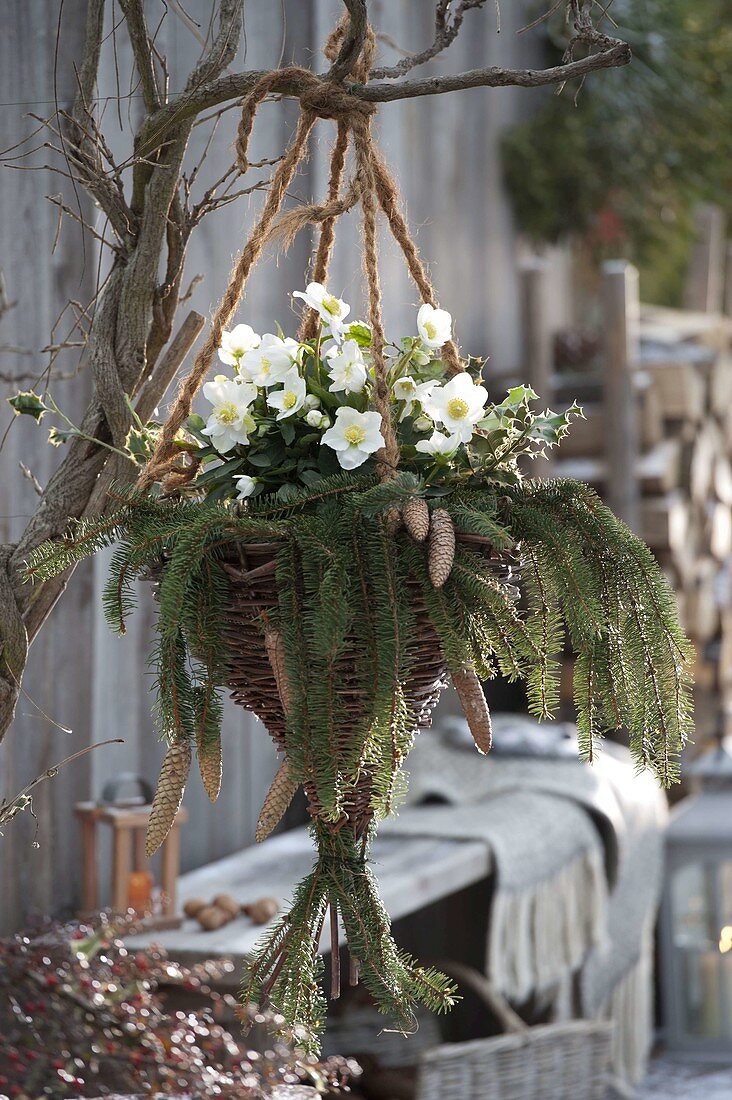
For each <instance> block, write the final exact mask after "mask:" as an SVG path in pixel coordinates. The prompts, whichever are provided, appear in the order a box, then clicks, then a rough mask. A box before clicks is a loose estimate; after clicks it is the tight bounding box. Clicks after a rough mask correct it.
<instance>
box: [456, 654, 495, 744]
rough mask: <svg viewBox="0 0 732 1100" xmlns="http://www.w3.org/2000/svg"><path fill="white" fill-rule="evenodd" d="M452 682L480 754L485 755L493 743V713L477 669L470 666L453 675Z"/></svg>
mask: <svg viewBox="0 0 732 1100" xmlns="http://www.w3.org/2000/svg"><path fill="white" fill-rule="evenodd" d="M452 682H453V684H454V685H455V690H456V691H457V693H458V697H459V699H460V705H461V707H462V708H463V714H464V715H465V717H466V719H467V722H468V726H469V728H470V732H471V733H472V735H473V740H474V741H475V746H476V748H477V750H478V752H480V753H483V754H484V755H485V754H486V753H488V752H490V750H491V744H492V743H493V727H492V724H491V712H490V711H489V709H488V704H487V703H486V701H485V695H484V694H483V688H482V687H481V685H480V680H479V679H478V677H477V675H476V672H475V669H474V668H472V666H470V665H468V666H467V667H466V668H462V669H460V671H459V672H453V673H452Z"/></svg>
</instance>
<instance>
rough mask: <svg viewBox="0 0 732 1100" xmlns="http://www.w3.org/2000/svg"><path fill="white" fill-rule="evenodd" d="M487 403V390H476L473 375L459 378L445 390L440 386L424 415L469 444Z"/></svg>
mask: <svg viewBox="0 0 732 1100" xmlns="http://www.w3.org/2000/svg"><path fill="white" fill-rule="evenodd" d="M487 400H488V391H487V390H486V389H485V387H484V386H476V385H474V384H473V380H472V378H471V377H470V375H468V374H465V373H464V372H463V373H461V374H457V375H456V376H455V377H454V378H451V379H450V381H449V382H448V383H447V384H446V385H445V386H438V387H437V388H436V389H434V390H433V391H432V393H431V394H430V396H429V397H428V399H427V400H426V401H425V403H424V408H425V412H427V413H428V414H429V415H430V416H431V417H432V418H433V419H434V420H437V421H439V422H440V424H444V426H445V427H446V428H447V430H448V432H449V433H450V434H451V435H457V436H458V438H459V439H460V441H461V442H462V443H467V442H468V441H469V439H470V438H471V436H472V434H473V428H474V426H475V425H476V424H477V423H478V421H479V420H480V419H481V418H482V416H483V407H484V406H485V403H486V401H487Z"/></svg>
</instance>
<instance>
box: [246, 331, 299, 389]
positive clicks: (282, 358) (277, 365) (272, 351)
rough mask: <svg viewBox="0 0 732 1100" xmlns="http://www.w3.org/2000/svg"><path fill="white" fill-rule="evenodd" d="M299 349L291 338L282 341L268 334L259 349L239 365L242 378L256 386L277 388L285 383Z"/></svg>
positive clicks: (252, 351)
mask: <svg viewBox="0 0 732 1100" xmlns="http://www.w3.org/2000/svg"><path fill="white" fill-rule="evenodd" d="M299 348H300V345H299V344H298V342H297V340H291V339H290V338H289V337H288V338H287V339H286V340H282V339H281V338H280V337H279V336H273V334H272V333H271V332H266V333H265V334H264V336H263V337H262V340H261V343H260V345H259V347H258V348H252V350H251V351H248V352H247V353H246V355H245V356H244V358H243V359H242V361H241V363H240V364H239V371H240V373H241V375H242V377H244V378H246V379H248V380H249V381H250V382H254V384H255V386H276V385H278V384H279V383H280V382H282V381H284V377H285V375H286V374H287V372H288V370H289V369H290V367H291V366H292V364H293V362H294V361H295V359H296V358H297V353H298V350H299Z"/></svg>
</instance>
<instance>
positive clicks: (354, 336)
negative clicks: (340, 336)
mask: <svg viewBox="0 0 732 1100" xmlns="http://www.w3.org/2000/svg"><path fill="white" fill-rule="evenodd" d="M345 334H346V338H347V339H348V340H355V341H356V343H357V344H358V346H359V347H360V348H370V347H371V329H370V328H369V326H368V325H365V324H363V322H361V321H354V322H353V323H352V324H350V325H349V326H348V327H347V329H346V333H345Z"/></svg>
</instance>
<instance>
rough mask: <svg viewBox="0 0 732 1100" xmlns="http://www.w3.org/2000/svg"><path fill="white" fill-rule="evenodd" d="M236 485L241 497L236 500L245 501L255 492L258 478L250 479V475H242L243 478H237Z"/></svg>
mask: <svg viewBox="0 0 732 1100" xmlns="http://www.w3.org/2000/svg"><path fill="white" fill-rule="evenodd" d="M234 485H235V486H236V488H237V489H238V491H239V495H238V497H237V498H236V499H237V500H245V499H246V498H247V497H250V496H251V495H252V493H253V492H254V490H255V488H256V485H257V479H256V477H250V476H249V474H242V475H241V477H238V478H236V480H235V481H234Z"/></svg>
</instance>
